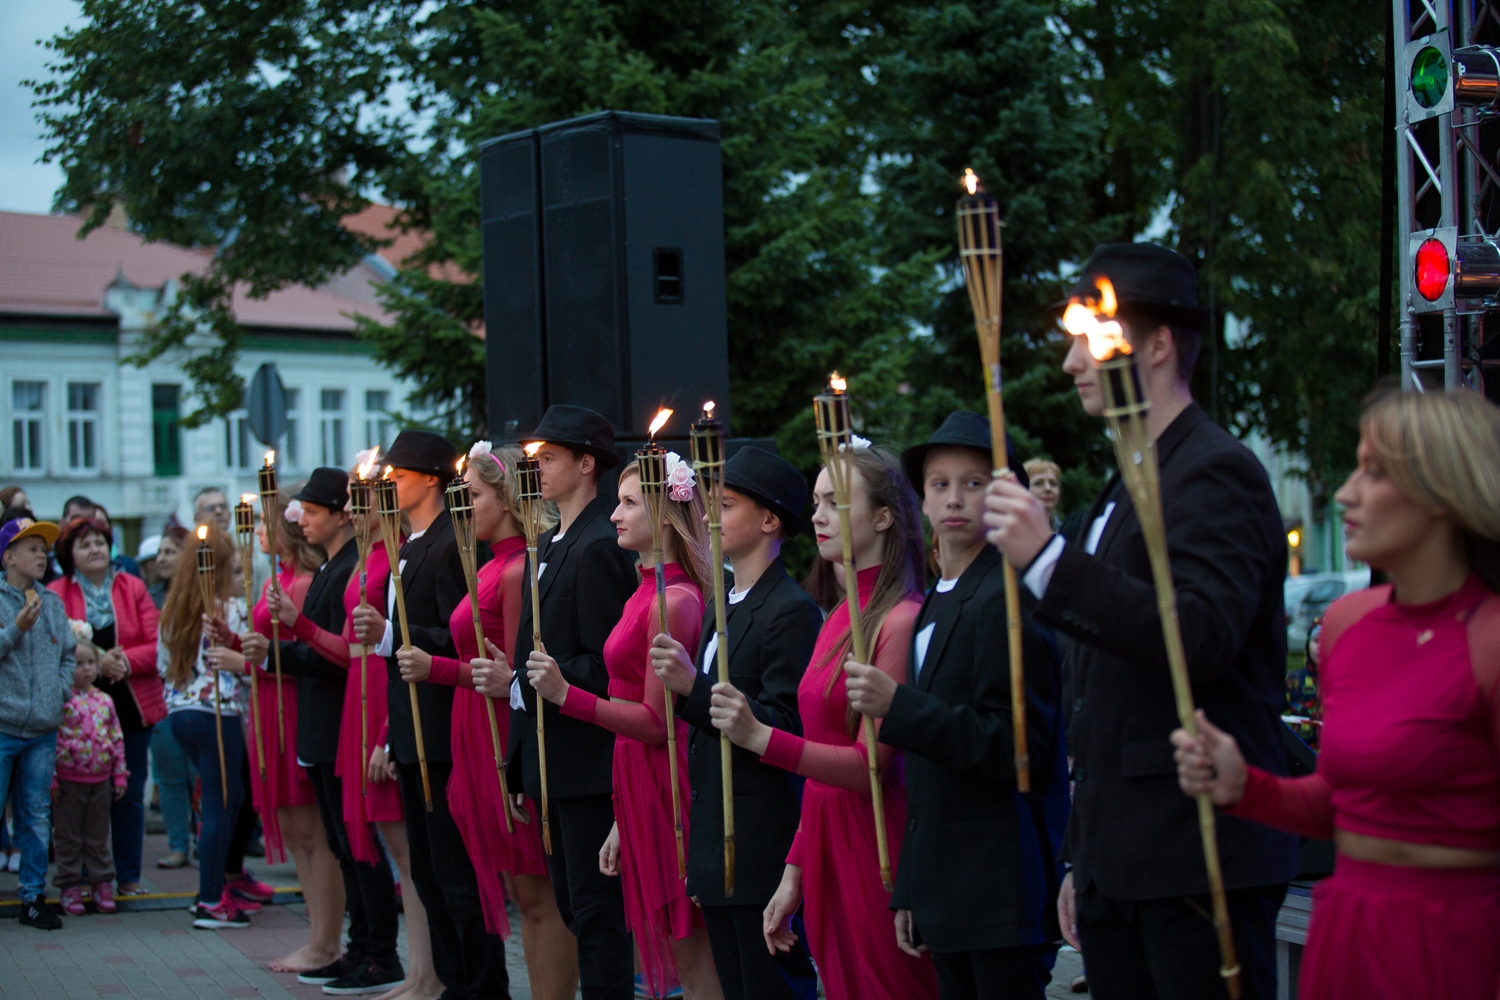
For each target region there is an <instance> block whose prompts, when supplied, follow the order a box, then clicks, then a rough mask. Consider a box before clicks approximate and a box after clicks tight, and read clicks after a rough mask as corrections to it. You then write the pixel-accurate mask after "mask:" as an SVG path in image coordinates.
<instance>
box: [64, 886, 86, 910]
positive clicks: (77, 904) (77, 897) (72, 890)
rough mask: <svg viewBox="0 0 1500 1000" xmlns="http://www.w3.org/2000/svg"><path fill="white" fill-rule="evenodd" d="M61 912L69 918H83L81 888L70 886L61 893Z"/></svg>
mask: <svg viewBox="0 0 1500 1000" xmlns="http://www.w3.org/2000/svg"><path fill="white" fill-rule="evenodd" d="M61 902H62V911H63V912H64V913H66V914H67V915H68V916H70V917H81V916H83V913H84V909H83V886H81V885H70V886H68V887H67V888H66V889H64V890H63V891H62V901H61Z"/></svg>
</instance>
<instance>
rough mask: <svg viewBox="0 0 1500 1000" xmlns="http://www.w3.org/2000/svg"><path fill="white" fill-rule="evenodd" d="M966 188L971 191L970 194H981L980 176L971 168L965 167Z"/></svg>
mask: <svg viewBox="0 0 1500 1000" xmlns="http://www.w3.org/2000/svg"><path fill="white" fill-rule="evenodd" d="M964 187H966V188H968V189H969V193H970V194H978V193H979V175H978V174H976V173H975V172H974V171H973V170H972V169H970V168H969V167H964Z"/></svg>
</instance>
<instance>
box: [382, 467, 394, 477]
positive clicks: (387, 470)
mask: <svg viewBox="0 0 1500 1000" xmlns="http://www.w3.org/2000/svg"><path fill="white" fill-rule="evenodd" d="M395 471H396V467H395V466H394V465H387V466H386V467H385V475H383V476H382V477H381V478H382V479H389V478H391V473H393V472H395Z"/></svg>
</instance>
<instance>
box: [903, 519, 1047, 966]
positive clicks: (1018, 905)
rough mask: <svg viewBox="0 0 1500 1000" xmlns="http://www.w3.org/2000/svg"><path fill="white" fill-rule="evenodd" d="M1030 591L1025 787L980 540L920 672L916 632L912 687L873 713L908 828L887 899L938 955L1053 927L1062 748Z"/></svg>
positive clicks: (1001, 583) (999, 626)
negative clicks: (901, 768)
mask: <svg viewBox="0 0 1500 1000" xmlns="http://www.w3.org/2000/svg"><path fill="white" fill-rule="evenodd" d="M1030 597H1031V595H1030V594H1029V593H1023V594H1022V600H1021V607H1022V612H1023V619H1022V650H1021V659H1022V662H1023V663H1024V664H1025V670H1026V690H1027V698H1026V701H1027V705H1026V748H1027V753H1028V755H1029V756H1030V758H1031V776H1032V791H1031V793H1030V794H1028V795H1022V794H1021V793H1020V792H1019V791H1017V789H1016V774H1015V746H1014V743H1013V739H1012V727H1011V708H1010V706H1011V700H1010V649H1009V645H1008V639H1007V633H1006V626H1005V574H1004V569H1003V563H1002V561H1001V559H1000V555H999V553H997V552H996V551H995V550H994V549H993V548H991V547H990V546H988V545H986V546H985V547H984V548H983V549H981V550H980V553H979V555H978V556H977V557H976V558H975V559H974V562H973V563H971V564H970V565H969V567H968V568H967V569H966V570H964V572H963V575H962V576H960V577H959V578H958V582H957V584H955V586H954V588H953V590H952V591H950V592H949V594H948V598H947V600H945V601H944V602H943V603H942V604H941V605H939V607H938V611H937V618H936V619H935V620H934V621H933V631H932V637H931V639H930V641H929V643H928V646H927V656H926V659H925V661H924V666H923V668H922V671H921V673H920V674H919V673H917V669H916V668H917V658H916V646H915V641H916V635H917V633H913V646H912V649H911V655H910V657H909V658H908V664H909V667H908V674H907V683H906V684H904V685H902V686H901V687H899V688H898V689H897V690H896V696H895V699H894V700H893V701H892V702H891V710H890V714H889V715H888V716H886V719H885V721H884V722H883V723H881V727H880V741H881V742H882V743H888V744H890V745H891V746H895V747H900V748H901V749H902V750H904V751H906V801H907V816H906V835H905V838H904V839H903V841H902V844H901V858H900V864H899V865H898V866H897V869H896V886H895V892H894V893H893V894H892V896H891V908H892V909H906V910H911V911H912V918H913V924H914V925H915V930H916V932H917V933H918V934H919V935H920V937H921V941H922V943H923V944H926V945H927V946H928V947H930V948H933V949H935V950H937V951H945V952H947V951H977V950H980V949H986V948H1012V947H1016V946H1018V945H1036V944H1043V943H1046V942H1050V941H1055V940H1057V938H1058V937H1059V933H1058V926H1057V908H1056V907H1055V906H1054V905H1053V900H1054V899H1055V898H1056V890H1057V885H1058V882H1059V880H1060V879H1061V875H1062V873H1061V871H1060V870H1059V866H1058V864H1057V862H1056V856H1057V850H1058V847H1059V846H1060V845H1061V839H1062V832H1063V826H1064V823H1065V822H1066V816H1067V809H1068V779H1067V751H1066V748H1065V747H1064V746H1063V741H1062V722H1061V713H1060V711H1059V704H1058V697H1059V686H1060V670H1059V665H1058V658H1057V654H1056V652H1055V650H1054V648H1053V646H1052V644H1051V643H1049V642H1048V641H1047V638H1046V637H1044V636H1043V635H1042V634H1041V633H1040V632H1039V631H1038V630H1037V629H1036V627H1035V626H1034V625H1032V623H1031V620H1030V611H1031V610H1032V607H1033V606H1034V604H1035V602H1034V601H1031V600H1029V598H1030ZM932 598H933V592H932V591H929V592H928V595H927V600H928V601H931V600H932ZM918 620H919V622H920V621H921V619H918ZM923 627H925V626H923ZM1049 819H1050V820H1051V823H1050V825H1049V822H1048V821H1049Z"/></svg>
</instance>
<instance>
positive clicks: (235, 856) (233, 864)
mask: <svg viewBox="0 0 1500 1000" xmlns="http://www.w3.org/2000/svg"><path fill="white" fill-rule="evenodd" d="M240 787H242V788H244V789H245V798H244V800H243V801H242V802H240V813H239V815H238V816H236V817H235V818H234V829H233V830H231V831H230V833H229V853H228V854H226V855H225V856H224V871H225V873H227V874H230V875H240V874H243V873H244V871H245V849H246V848H248V847H249V846H250V838H251V837H254V836H255V822H256V820H258V819H260V816H259V815H258V814H257V813H256V811H255V803H254V802H253V801H251V800H252V798H253V797H252V796H251V795H250V755H249V754H247V753H246V754H240Z"/></svg>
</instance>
